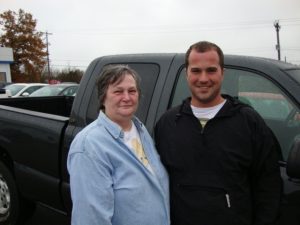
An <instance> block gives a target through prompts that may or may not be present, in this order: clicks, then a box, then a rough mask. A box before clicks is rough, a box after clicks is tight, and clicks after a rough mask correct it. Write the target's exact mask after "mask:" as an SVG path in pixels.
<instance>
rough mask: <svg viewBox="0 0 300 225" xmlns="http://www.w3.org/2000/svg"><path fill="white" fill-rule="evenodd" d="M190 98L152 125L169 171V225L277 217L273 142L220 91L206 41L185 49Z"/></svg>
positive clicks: (219, 57) (214, 50)
mask: <svg viewBox="0 0 300 225" xmlns="http://www.w3.org/2000/svg"><path fill="white" fill-rule="evenodd" d="M185 63H186V73H187V74H186V78H187V82H188V85H189V88H190V91H191V98H188V99H186V100H185V101H184V102H183V103H182V105H180V106H178V107H175V108H173V109H171V110H169V111H168V112H166V113H165V114H164V115H163V116H162V118H161V119H160V120H159V121H158V123H157V125H156V127H155V138H156V144H157V149H158V151H159V153H160V156H161V159H162V162H163V163H164V165H165V167H166V169H167V170H168V172H169V179H170V198H171V223H172V225H225V224H226V225H250V224H251V225H266V224H268V225H270V224H275V223H276V221H277V219H278V213H279V207H280V200H281V192H282V182H281V178H280V170H279V165H278V160H279V158H280V147H279V144H278V142H277V140H276V139H275V137H274V135H273V133H272V131H271V130H270V129H269V128H268V127H267V126H266V124H265V123H264V121H263V119H262V118H261V117H260V116H259V115H258V113H257V112H256V111H255V110H254V109H253V108H251V107H250V106H248V105H245V104H243V103H241V102H239V101H238V100H236V99H234V98H232V97H230V96H227V95H221V85H222V81H223V76H224V56H223V52H222V50H221V49H220V48H219V47H218V46H217V45H215V44H213V43H210V42H198V43H195V44H193V45H192V46H191V47H190V48H189V49H188V51H187V53H186V60H185Z"/></svg>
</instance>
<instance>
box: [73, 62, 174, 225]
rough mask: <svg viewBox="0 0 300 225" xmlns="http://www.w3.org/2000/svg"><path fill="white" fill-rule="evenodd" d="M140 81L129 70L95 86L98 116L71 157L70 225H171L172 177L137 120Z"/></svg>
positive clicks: (110, 71)
mask: <svg viewBox="0 0 300 225" xmlns="http://www.w3.org/2000/svg"><path fill="white" fill-rule="evenodd" d="M139 85H140V84H139V77H138V75H137V73H136V72H135V71H134V70H132V69H131V68H129V67H128V66H125V65H111V66H108V67H106V68H105V69H104V71H103V72H102V74H101V75H100V78H99V80H98V82H97V87H98V97H99V102H100V113H99V117H98V119H97V120H95V121H94V122H93V123H91V124H90V125H88V126H87V127H85V128H84V129H83V130H82V131H81V132H80V133H79V134H78V135H77V136H76V137H75V139H74V141H73V142H72V144H71V148H70V151H69V155H68V171H69V173H70V185H71V196H72V201H73V210H72V225H75V224H78V225H79V224H80V225H83V224H84V225H93V224H98V225H108V224H111V225H154V224H155V225H168V224H169V223H170V221H169V192H168V188H169V187H168V177H167V174H166V171H165V169H164V168H163V166H162V164H161V162H160V160H159V156H158V154H157V152H156V149H155V147H154V145H153V141H152V139H151V136H150V135H149V133H148V132H147V130H146V128H145V127H144V125H143V124H142V123H141V122H140V121H139V120H138V119H137V118H136V117H135V116H134V113H135V112H136V110H137V107H138V101H139V97H140V86H139Z"/></svg>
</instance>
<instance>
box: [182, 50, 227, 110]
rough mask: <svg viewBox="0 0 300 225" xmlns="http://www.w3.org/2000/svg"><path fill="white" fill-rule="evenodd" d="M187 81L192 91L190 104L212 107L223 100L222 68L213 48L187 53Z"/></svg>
mask: <svg viewBox="0 0 300 225" xmlns="http://www.w3.org/2000/svg"><path fill="white" fill-rule="evenodd" d="M188 60H189V65H188V68H187V82H188V85H189V87H190V90H191V93H192V101H191V104H192V105H193V106H196V107H212V106H215V105H217V104H219V103H221V102H222V101H223V98H222V96H221V85H222V81H223V75H224V70H223V69H222V68H221V66H220V61H219V56H218V53H217V52H216V51H215V50H209V51H207V52H197V51H196V50H195V49H193V50H192V51H191V53H190V55H189V59H188Z"/></svg>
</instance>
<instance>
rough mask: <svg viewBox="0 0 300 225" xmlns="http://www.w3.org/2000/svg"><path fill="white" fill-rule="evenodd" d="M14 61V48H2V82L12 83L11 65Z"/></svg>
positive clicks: (0, 72)
mask: <svg viewBox="0 0 300 225" xmlns="http://www.w3.org/2000/svg"><path fill="white" fill-rule="evenodd" d="M13 61H14V57H13V51H12V48H5V47H0V82H12V81H11V73H10V64H11V63H13Z"/></svg>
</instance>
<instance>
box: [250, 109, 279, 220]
mask: <svg viewBox="0 0 300 225" xmlns="http://www.w3.org/2000/svg"><path fill="white" fill-rule="evenodd" d="M255 117H256V119H255V120H256V122H255V123H254V124H255V126H254V130H253V133H252V134H253V136H252V141H253V146H254V149H253V150H254V154H253V157H254V160H253V165H252V173H251V186H252V196H253V199H252V200H253V204H252V206H253V212H254V223H253V224H254V225H267V224H268V225H274V224H276V222H277V221H278V217H279V213H280V205H281V198H282V189H283V188H282V180H281V175H280V166H279V160H280V159H281V158H282V157H281V149H280V145H279V143H278V141H277V139H276V137H275V135H274V134H273V132H272V131H271V129H270V128H269V127H267V125H266V124H265V122H264V121H263V119H262V118H261V117H260V116H259V115H256V116H255Z"/></svg>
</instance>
